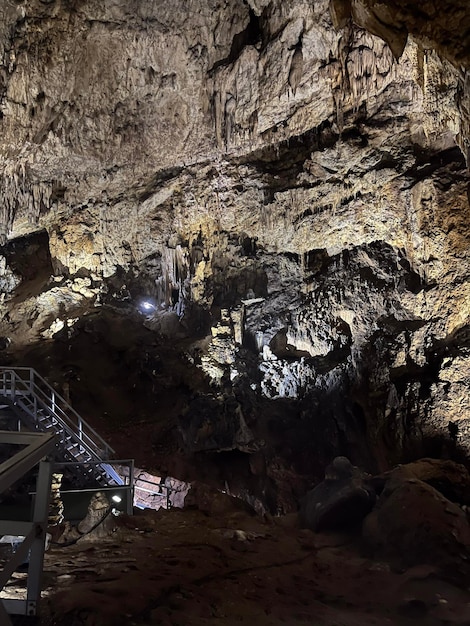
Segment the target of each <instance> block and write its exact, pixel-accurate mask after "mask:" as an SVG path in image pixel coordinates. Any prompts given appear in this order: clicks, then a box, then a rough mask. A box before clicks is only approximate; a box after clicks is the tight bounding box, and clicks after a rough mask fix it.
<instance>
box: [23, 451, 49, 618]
mask: <svg viewBox="0 0 470 626" xmlns="http://www.w3.org/2000/svg"><path fill="white" fill-rule="evenodd" d="M51 475H52V465H51V463H49V462H48V461H41V462H40V464H39V474H38V479H37V487H36V501H35V503H34V513H33V522H34V524H35V528H36V536H35V538H34V541H33V544H32V546H31V556H30V560H29V570H28V591H27V614H28V615H36V612H37V608H38V604H39V601H40V599H41V576H42V568H43V563H44V546H45V541H46V530H47V519H48V514H49V498H50V493H51Z"/></svg>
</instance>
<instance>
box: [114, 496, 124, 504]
mask: <svg viewBox="0 0 470 626" xmlns="http://www.w3.org/2000/svg"><path fill="white" fill-rule="evenodd" d="M111 500H112V501H113V502H116V503H118V502H121V500H122V498H120V497H119V496H113V497H112V498H111Z"/></svg>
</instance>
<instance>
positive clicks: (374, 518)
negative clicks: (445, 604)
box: [363, 475, 470, 586]
mask: <svg viewBox="0 0 470 626" xmlns="http://www.w3.org/2000/svg"><path fill="white" fill-rule="evenodd" d="M363 536H364V539H365V541H366V542H367V544H368V545H369V546H370V547H371V549H373V550H374V553H375V554H376V555H379V554H380V555H382V556H387V557H389V558H391V559H392V560H394V562H396V563H397V564H398V565H399V566H401V567H406V568H408V567H411V566H413V565H417V564H422V563H428V564H432V565H436V566H437V567H439V570H440V572H441V575H443V576H445V577H447V578H448V579H450V580H452V581H454V582H455V583H456V584H458V585H462V586H466V585H468V580H469V575H470V568H469V557H470V526H469V524H468V520H467V517H466V514H465V513H464V511H462V509H461V508H460V507H459V506H457V505H456V504H454V503H452V502H450V501H449V500H447V499H446V498H445V497H444V496H443V495H442V494H441V493H439V492H438V491H437V490H436V489H434V487H431V486H430V485H428V484H426V483H424V482H422V481H421V480H418V479H416V478H407V477H406V476H403V475H402V476H399V475H396V476H395V477H392V478H391V479H390V481H389V482H388V483H387V484H386V486H385V489H384V491H383V492H382V494H381V496H380V498H379V500H378V502H377V505H376V506H375V508H374V510H373V511H372V512H371V513H370V514H369V515H368V516H367V518H366V519H365V520H364V525H363Z"/></svg>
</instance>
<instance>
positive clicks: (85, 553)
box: [41, 498, 470, 626]
mask: <svg viewBox="0 0 470 626" xmlns="http://www.w3.org/2000/svg"><path fill="white" fill-rule="evenodd" d="M200 508H205V510H204V511H201V510H197V509H195V508H190V509H186V510H176V509H174V510H170V511H160V512H152V511H146V512H144V513H139V514H138V515H136V516H134V517H122V518H119V521H118V523H117V524H116V531H115V533H114V534H113V535H112V536H111V537H110V538H109V539H107V540H101V541H100V542H98V543H96V542H85V543H79V544H76V545H73V546H69V547H65V548H64V547H60V546H58V545H53V547H52V548H51V549H50V551H49V552H48V553H47V555H46V562H45V589H46V599H45V601H44V612H43V619H42V621H41V624H43V625H44V626H65V625H68V626H72V625H73V626H78V625H80V626H82V625H83V626H85V625H86V626H109V625H110V624H113V626H114V625H115V626H119V625H121V624H122V625H124V624H125V625H129V626H148V625H150V624H155V625H157V624H158V625H165V626H166V625H175V626H176V625H181V626H183V625H184V626H187V625H188V624H191V625H194V626H203V625H205V624H209V623H210V624H220V625H222V624H223V625H224V626H228V625H232V624H233V625H235V624H253V623H257V624H262V625H266V626H268V625H270V626H275V625H276V626H277V625H278V624H289V625H294V624H295V625H297V624H298V625H299V626H300V625H301V624H305V625H307V624H309V625H310V624H317V625H318V626H365V625H367V626H379V625H380V626H388V625H390V626H391V625H396V626H398V625H400V626H408V625H410V626H411V624H416V623H417V622H418V623H419V624H422V625H423V626H443V625H451V624H452V625H454V624H455V625H458V624H459V625H465V624H466V625H468V624H469V623H470V595H469V592H468V583H469V579H468V577H467V578H466V579H465V578H464V577H461V578H460V579H458V580H450V579H449V576H448V574H449V571H447V574H446V571H445V570H442V569H441V568H440V567H439V564H436V563H429V562H427V561H426V559H425V558H422V557H421V562H420V559H417V561H416V562H415V563H411V562H410V558H411V561H412V560H413V556H416V553H414V552H413V548H412V547H411V546H410V547H409V554H408V557H409V560H408V564H407V565H404V564H403V562H402V560H401V559H402V557H403V556H404V555H400V554H399V553H398V554H395V555H394V558H392V559H390V558H377V555H371V554H370V550H369V548H368V547H367V545H366V543H365V542H364V539H361V536H360V530H357V529H356V530H355V531H352V532H348V533H345V532H329V533H326V532H323V533H314V532H312V531H310V530H300V529H299V528H298V527H296V520H295V519H294V518H293V517H292V516H288V517H283V518H275V519H270V520H265V521H263V520H261V519H260V518H259V517H254V516H252V515H250V514H249V513H247V512H246V511H242V510H240V508H239V507H238V510H237V507H234V506H233V505H230V506H229V507H227V503H226V502H222V503H221V502H220V500H219V501H218V500H217V498H214V499H213V500H212V502H211V505H210V506H206V507H200ZM423 514H424V511H423ZM433 547H434V546H433V545H432V544H430V545H429V548H431V549H432V548H433ZM454 565H458V563H457V561H454Z"/></svg>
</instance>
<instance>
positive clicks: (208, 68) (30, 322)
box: [0, 0, 470, 512]
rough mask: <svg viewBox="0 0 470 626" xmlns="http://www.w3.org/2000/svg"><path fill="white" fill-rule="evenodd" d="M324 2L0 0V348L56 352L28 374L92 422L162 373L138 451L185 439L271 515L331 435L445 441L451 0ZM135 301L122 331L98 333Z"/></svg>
mask: <svg viewBox="0 0 470 626" xmlns="http://www.w3.org/2000/svg"><path fill="white" fill-rule="evenodd" d="M331 4H332V7H331V8H332V12H331V13H330V3H328V2H327V1H326V0H318V1H315V2H313V1H312V2H308V3H306V2H303V1H301V0H291V1H290V2H283V1H281V0H257V1H255V0H252V1H250V2H248V3H245V2H242V1H241V0H224V1H223V2H215V1H214V2H212V1H211V2H207V3H204V7H202V8H201V4H200V3H199V2H197V1H196V0H192V1H190V2H188V1H186V0H185V1H183V0H181V1H175V2H171V3H163V2H144V3H142V2H133V3H129V2H127V0H126V1H124V0H112V1H111V0H105V1H104V2H103V1H101V0H100V1H98V0H85V1H80V2H78V1H73V0H69V1H68V2H65V0H64V1H60V0H56V1H54V2H40V1H39V0H31V1H29V2H16V1H15V2H13V1H12V0H9V1H7V2H4V3H3V5H2V8H1V9H0V48H1V50H2V55H0V58H1V59H3V60H2V63H1V83H0V87H1V94H0V95H1V116H0V117H1V119H0V131H1V132H0V181H1V184H0V193H1V198H0V211H1V213H0V229H1V234H2V235H3V238H4V239H5V238H6V237H7V236H8V238H9V239H10V240H9V241H8V242H7V244H6V245H5V246H4V252H3V254H2V258H1V259H0V288H1V289H2V298H3V300H4V307H3V309H2V319H1V320H0V335H1V336H2V337H8V338H11V341H12V343H11V346H10V347H9V353H8V356H6V357H5V361H7V360H8V359H9V360H10V362H14V361H15V360H18V359H19V358H21V359H26V358H27V357H30V358H32V355H33V352H31V351H30V352H28V351H26V352H25V350H27V349H29V348H30V347H31V346H32V345H33V346H35V347H37V351H36V352H34V354H35V355H36V358H39V357H38V355H39V354H41V350H42V351H43V352H42V354H43V355H44V354H48V355H49V356H50V355H54V358H56V359H57V357H58V354H59V352H61V348H63V349H64V350H63V354H62V357H61V358H62V362H61V363H62V365H63V368H64V369H63V371H62V372H60V374H57V372H55V373H54V372H52V370H53V365H52V363H51V361H48V360H46V359H45V358H42V359H39V360H40V362H41V368H42V371H44V370H45V369H50V370H51V371H50V375H51V376H52V377H53V378H54V377H55V378H56V380H57V383H58V384H59V385H61V386H63V385H64V384H67V385H69V386H70V390H71V394H72V396H74V397H75V398H77V403H78V404H77V405H80V403H82V407H86V410H87V412H89V413H90V416H91V419H93V413H94V412H95V413H96V412H97V404H98V400H97V399H98V398H99V399H100V401H103V402H104V405H105V406H106V403H108V405H109V407H112V409H113V410H114V409H115V410H116V412H117V413H118V414H119V421H120V423H123V422H125V421H127V422H129V421H132V422H133V423H136V422H138V421H139V418H138V417H136V413H135V410H136V407H139V411H144V412H146V411H147V410H148V413H150V412H151V411H150V410H149V409H148V407H149V406H150V404H151V406H152V407H154V405H155V403H157V404H158V400H156V399H155V398H157V399H158V398H159V397H161V396H162V395H163V396H164V397H167V396H169V395H171V394H170V391H169V390H173V393H174V396H178V395H179V399H178V400H177V401H175V402H173V406H169V404H170V403H168V404H166V405H165V410H166V411H167V415H169V417H170V418H171V419H169V420H168V424H167V426H166V427H164V428H163V427H162V426H161V425H160V426H159V427H158V428H157V429H156V432H153V433H152V435H151V440H152V442H153V441H154V440H156V443H155V445H154V449H153V454H154V457H153V461H150V462H149V463H155V465H158V464H160V463H169V462H170V461H168V458H170V457H171V458H174V457H175V455H174V451H175V448H177V449H178V450H179V452H180V453H181V455H182V457H185V458H186V462H187V463H188V462H190V464H191V463H194V462H196V461H195V457H196V460H197V459H201V458H204V459H206V460H207V459H209V461H207V462H208V463H209V467H210V468H212V469H211V470H210V472H212V473H213V474H214V476H216V478H214V480H217V482H218V484H219V485H224V484H225V483H229V484H228V487H229V490H231V491H233V492H234V493H238V494H240V493H242V492H243V493H245V492H246V491H248V492H249V493H250V494H251V496H252V497H254V498H256V501H257V502H263V506H268V508H269V509H271V510H273V511H280V512H282V511H285V510H290V509H293V508H295V506H296V503H297V501H298V496H299V493H301V492H302V491H305V489H306V488H307V487H308V486H311V484H312V482H315V481H317V480H319V479H320V478H321V476H322V473H323V468H324V466H325V465H326V464H327V463H328V462H329V461H330V460H331V459H332V458H333V457H334V456H336V455H338V454H347V455H348V456H349V457H350V458H351V460H352V461H353V463H357V464H359V463H360V464H363V465H365V466H366V468H367V469H370V470H375V469H381V470H386V469H388V468H389V467H390V465H391V464H393V463H395V462H400V461H403V460H407V459H410V458H416V457H418V456H421V455H423V454H425V455H426V454H427V455H431V456H440V455H444V456H448V457H452V458H460V457H463V456H465V455H466V454H467V453H468V451H469V449H470V436H469V435H470V411H469V409H470V405H469V402H470V401H469V398H470V394H469V393H468V390H469V385H470V361H469V359H470V344H469V337H470V335H469V312H470V308H469V307H470V281H469V280H468V278H469V267H470V265H469V254H470V253H469V249H470V247H469V239H470V227H469V224H470V219H469V217H470V209H469V202H468V181H469V178H468V172H467V167H466V163H465V157H466V156H467V154H468V138H469V134H470V122H469V120H470V116H469V110H470V102H469V97H470V95H469V89H468V85H469V81H468V71H467V69H466V68H467V67H468V59H467V56H466V54H467V52H468V51H467V52H466V42H467V40H468V27H467V26H466V24H467V21H468V9H466V7H465V6H464V4H463V3H462V6H461V7H460V8H459V7H458V6H457V4H458V3H456V4H454V5H453V8H452V10H450V9H449V10H447V9H446V5H442V10H441V9H439V10H437V9H436V10H435V12H434V13H431V12H430V6H431V4H432V5H433V6H434V3H425V5H426V6H425V7H424V8H423V11H424V14H427V15H429V20H427V21H426V20H425V21H426V25H427V26H426V28H424V27H423V23H424V22H423V20H424V18H423V15H422V14H421V13H419V14H418V12H417V11H416V10H415V9H413V7H412V6H411V4H410V3H407V2H405V1H403V2H401V1H400V2H398V0H394V2H391V1H390V2H388V3H386V4H384V3H381V4H380V5H379V4H377V3H375V2H371V1H369V0H363V1H361V2H359V1H358V2H352V3H348V2H336V1H335V2H332V3H331ZM387 6H388V7H389V8H388V9H387V8H386V7H387ZM384 11H385V13H384ZM459 11H460V13H459ZM462 11H463V13H462ZM351 16H352V18H353V21H351V20H350V17H351ZM391 16H392V17H393V20H392V21H393V24H392V25H390V23H389V22H390V20H391V19H392V17H391ZM378 20H379V21H380V23H381V24H382V25H385V26H384V28H383V29H381V30H380V29H379V30H378V29H377V21H378ZM456 24H458V27H456V26H455V25H456ZM361 26H362V27H365V29H363V28H361ZM448 32H452V33H453V34H452V37H450V38H449V37H447V34H446V33H448ZM373 33H375V34H373ZM407 33H410V35H409V37H408V39H406V37H405V35H406V34H407ZM419 34H421V35H422V38H421V39H418V38H415V37H414V36H415V35H416V37H417V36H418V35H419ZM377 35H380V36H381V37H383V39H382V38H380V37H379V36H377ZM423 37H424V38H423ZM466 37H467V39H466ZM387 42H388V43H387ZM389 44H390V45H389ZM440 55H441V56H440ZM397 56H399V59H397V58H396V57H397ZM36 232H42V233H43V237H46V234H47V238H46V239H45V240H44V239H43V240H41V244H40V246H39V247H38V250H41V251H42V252H41V255H42V256H41V272H39V273H38V274H37V275H35V276H32V275H28V274H25V273H24V272H23V273H22V272H21V271H19V269H18V267H16V266H15V264H14V263H13V261H12V260H11V259H12V256H11V254H10V251H11V249H12V246H16V247H17V248H18V246H20V247H21V245H25V244H23V243H21V242H23V241H25V240H26V235H30V234H31V233H36ZM38 245H39V244H38ZM23 265H24V264H23ZM51 275H53V276H52V278H51ZM144 299H145V301H147V302H148V307H150V308H148V309H147V311H146V313H145V315H144V316H141V318H140V323H141V326H142V335H141V337H140V338H139V339H136V344H135V345H133V346H132V347H131V346H130V340H129V341H127V338H119V337H118V338H114V339H111V338H110V332H108V330H109V329H103V328H101V330H99V332H98V331H97V330H96V326H95V321H96V316H97V314H96V311H97V310H103V309H106V308H107V309H109V308H112V309H114V310H117V311H118V312H120V314H121V315H122V316H124V317H125V316H129V317H130V318H131V319H132V320H134V321H135V316H136V313H135V308H137V307H138V306H139V304H141V302H142V301H143V300H144ZM90 312H93V315H91V314H90ZM86 316H88V319H89V323H88V326H87V317H86ZM82 318H84V319H82ZM105 319H106V320H108V321H109V319H110V318H109V317H108V318H106V317H105V316H104V317H103V320H105ZM134 321H132V324H134ZM129 324H131V322H129ZM123 326H125V323H124V322H123V323H122V324H121V323H117V324H116V334H117V333H118V331H117V329H122V327H123ZM87 332H88V333H89V337H88V339H90V342H91V337H94V340H93V341H95V340H96V341H95V342H96V344H99V346H96V350H97V349H98V347H100V349H101V351H100V359H101V360H99V359H98V358H96V359H95V362H94V364H93V367H92V368H90V365H85V361H86V359H87V357H89V356H90V355H91V354H92V353H93V354H95V352H94V350H95V347H93V348H89V346H88V348H89V352H88V354H86V351H84V350H83V349H84V346H85V345H88V344H87V341H88V339H86V340H85V336H86V333H87ZM132 337H133V338H136V337H137V335H136V334H135V333H134V330H133V331H132ZM48 342H49V343H48ZM80 342H81V343H80ZM51 343H52V344H54V345H53V346H51V345H50V344H51ZM104 343H106V346H107V347H106V348H105V347H104V345H103V344H104ZM36 344H37V345H36ZM74 346H75V347H74ZM81 350H82V351H81ZM163 354H164V355H165V359H167V358H169V359H170V360H168V361H165V362H164V363H162V362H161V358H162V355H163ZM169 355H171V358H170V356H169ZM108 357H109V361H107V360H106V359H107V358H108ZM158 358H160V363H159V364H158V363H157V365H156V360H158ZM56 363H57V365H56V367H57V368H59V367H60V366H59V365H58V361H57V362H56ZM152 363H153V364H152ZM170 363H171V368H170V367H169V365H170ZM25 364H28V363H27V362H25ZM104 364H106V365H104ZM110 364H112V365H110ZM94 367H96V368H97V369H98V368H100V367H101V368H103V369H104V371H100V372H99V373H98V374H96V372H93V371H92V370H93V368H94ZM77 370H78V371H79V372H80V374H79V375H74V376H71V375H70V371H77ZM111 370H113V371H114V374H113V372H112V371H111ZM183 370H184V373H182V372H183ZM196 370H198V371H196ZM65 372H69V374H66V373H65ZM129 372H131V374H130V375H129ZM44 373H46V374H47V373H48V372H44ZM78 378H79V379H80V380H78ZM65 379H67V380H65ZM69 379H70V380H69ZM97 380H101V381H103V382H104V384H105V385H107V391H106V392H105V391H103V390H102V389H99V386H98V385H97V382H96V381H97ZM183 388H184V391H182V389H183ZM92 389H93V393H92V391H91V390H92ZM87 394H88V395H87ZM93 394H94V395H93ZM117 397H121V400H122V401H121V403H118V402H116V398H117ZM145 399H147V400H148V402H149V403H150V404H147V405H146V406H147V409H142V407H143V406H144V404H145V402H144V400H145ZM118 405H119V406H118ZM183 405H184V406H183ZM188 406H189V407H192V408H193V409H194V411H193V412H191V410H190V411H187V407H188ZM90 407H91V408H90ZM196 407H199V408H198V410H197V411H196V410H195V408H196ZM79 408H80V406H79ZM102 410H103V411H105V412H107V413H108V412H110V411H111V408H104V409H102ZM153 410H156V409H153ZM162 412H163V411H162ZM175 413H176V415H175ZM87 416H88V414H87ZM145 419H147V413H146V415H145ZM116 421H117V418H116ZM141 421H142V420H141ZM142 428H143V426H142ZM159 437H163V439H164V443H159ZM168 442H170V443H168ZM167 444H168V446H169V449H170V450H171V452H172V454H171V455H170V454H168V457H166V460H164V455H163V453H162V454H161V455H160V456H159V455H158V454H157V453H156V450H158V449H160V448H165V446H167ZM146 445H147V444H146ZM148 445H150V444H148ZM159 446H160V448H159ZM216 450H224V451H225V453H226V454H229V455H230V454H231V455H232V456H231V457H230V458H231V459H234V460H233V464H234V465H233V466H231V469H230V470H224V469H221V466H222V467H223V466H226V465H227V464H228V465H230V463H229V462H228V460H227V459H226V458H224V460H223V462H222V460H221V459H222V457H218V458H217V459H216V458H215V456H214V454H216V452H215V451H216ZM128 455H129V451H128V452H127V454H124V456H128ZM211 455H212V456H211ZM204 462H206V461H204ZM228 465H227V466H228ZM214 467H217V471H215V470H214ZM234 467H236V468H237V469H236V472H235V469H233V468H234ZM172 469H174V468H172ZM180 469H181V468H180ZM232 470H233V472H234V473H236V474H237V476H238V479H237V478H236V477H235V478H234V477H233V475H232ZM207 471H209V470H207ZM170 473H171V474H172V475H175V476H178V477H180V478H182V479H186V478H187V476H186V474H185V471H183V470H181V472H180V475H178V474H177V473H176V472H175V471H171V472H170ZM240 476H241V477H242V479H240ZM232 482H233V485H232V486H231V485H230V483H232ZM247 485H248V486H247ZM253 494H254V495H253ZM245 495H246V493H245ZM251 496H249V495H246V497H248V498H249V497H251Z"/></svg>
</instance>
